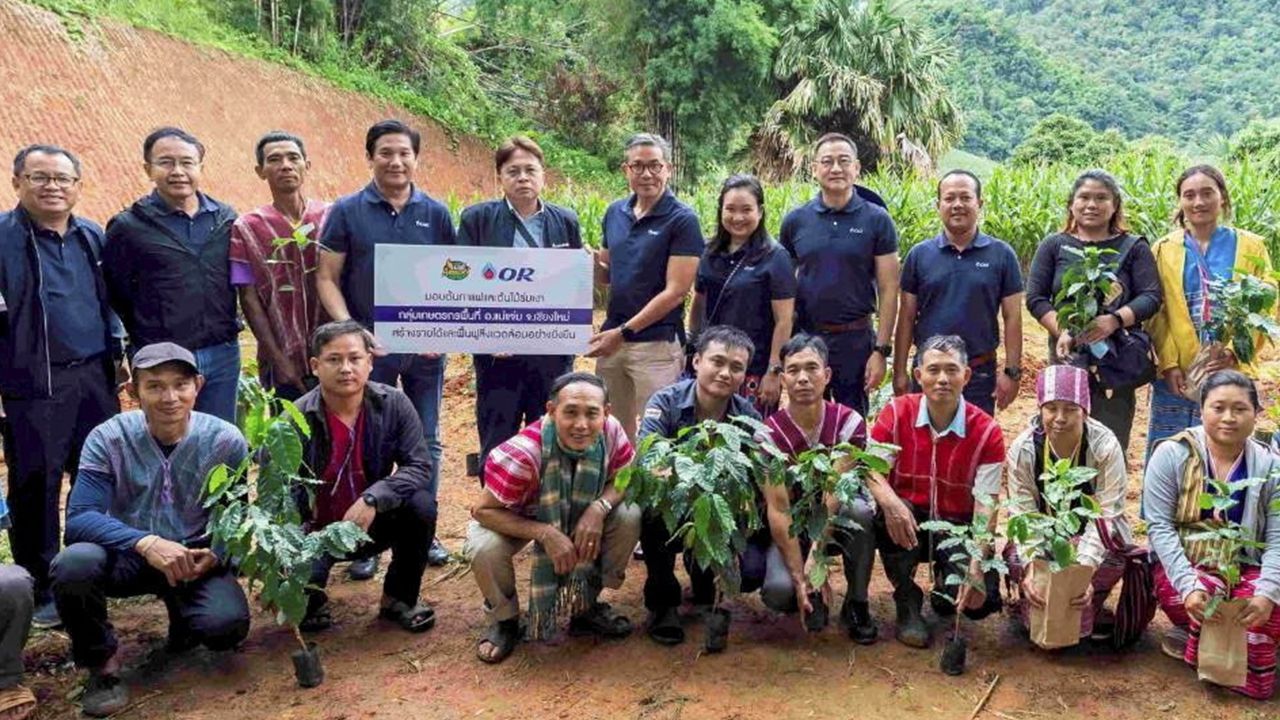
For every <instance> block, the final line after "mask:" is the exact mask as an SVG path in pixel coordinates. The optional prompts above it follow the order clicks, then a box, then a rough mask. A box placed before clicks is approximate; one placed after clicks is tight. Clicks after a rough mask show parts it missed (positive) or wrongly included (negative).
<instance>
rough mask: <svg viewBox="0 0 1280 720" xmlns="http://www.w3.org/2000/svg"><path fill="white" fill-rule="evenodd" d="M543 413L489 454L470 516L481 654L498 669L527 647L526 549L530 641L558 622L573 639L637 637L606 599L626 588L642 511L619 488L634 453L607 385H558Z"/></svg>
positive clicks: (578, 380)
mask: <svg viewBox="0 0 1280 720" xmlns="http://www.w3.org/2000/svg"><path fill="white" fill-rule="evenodd" d="M546 409H547V413H546V415H544V416H542V417H541V418H540V419H538V420H536V421H534V422H533V423H530V424H529V425H527V426H526V427H525V428H524V429H523V430H521V431H520V432H519V433H517V434H516V435H515V436H514V437H512V438H510V439H509V440H507V441H506V442H504V443H502V444H501V445H499V446H498V447H496V448H494V450H493V451H492V452H490V453H489V457H488V459H487V460H486V462H485V467H484V472H485V483H484V488H483V489H482V490H481V491H480V496H479V497H478V498H477V500H476V502H475V504H474V505H472V507H471V517H472V520H471V524H470V525H469V526H468V527H467V542H466V544H465V545H464V546H463V551H462V552H463V554H464V555H465V556H466V557H467V558H469V559H470V561H471V571H472V573H473V574H474V575H475V578H476V583H477V584H478V585H479V586H480V592H481V594H482V595H483V596H484V608H485V614H486V615H488V616H489V619H490V626H489V630H488V632H486V633H485V636H484V637H483V638H481V640H480V642H479V644H478V645H477V647H476V655H477V656H478V657H479V658H480V659H481V660H482V661H484V662H486V663H498V662H501V661H502V660H504V659H505V658H506V657H507V656H508V655H510V654H511V651H512V650H514V649H515V646H516V644H517V643H518V642H520V637H521V635H522V632H521V629H520V604H519V602H518V601H517V599H516V576H515V567H514V565H513V564H512V558H513V557H514V556H515V554H516V553H518V552H520V550H521V549H522V548H524V547H525V546H526V545H528V544H529V541H533V542H534V564H533V571H532V580H531V585H532V587H531V589H530V597H529V624H530V635H532V636H533V637H534V638H536V639H543V638H546V637H548V636H549V635H550V634H551V633H552V632H553V631H554V629H555V621H556V618H557V616H558V615H560V614H567V615H569V616H570V620H569V633H570V634H576V635H595V636H598V637H606V638H621V637H626V636H627V635H629V634H631V621H630V620H628V619H627V618H626V617H625V616H623V615H620V614H618V613H615V612H614V611H613V609H612V608H610V607H609V605H608V603H603V602H600V601H599V597H600V592H601V590H602V589H603V588H610V589H615V590H616V589H617V588H620V587H622V581H623V578H624V576H625V573H626V569H627V561H628V560H630V559H631V550H632V548H634V547H635V544H636V538H637V537H639V535H640V510H639V509H638V508H636V507H635V506H634V505H631V504H629V503H623V502H622V491H620V490H618V489H616V488H614V486H613V480H614V477H616V476H617V474H618V471H619V470H621V469H622V468H623V467H625V466H626V465H627V464H628V463H630V462H631V460H632V457H633V456H634V454H635V451H634V450H633V449H632V447H631V442H630V441H629V440H627V436H626V434H625V433H623V432H622V426H621V425H620V424H619V423H618V421H617V420H616V419H614V417H613V416H612V415H611V414H610V413H609V393H608V390H607V389H606V388H605V384H604V382H603V381H602V380H601V379H600V378H599V377H597V376H595V375H592V374H591V373H582V372H572V373H566V374H564V375H561V376H560V377H558V378H556V379H555V381H554V382H553V383H552V384H551V388H550V391H549V394H548V397H547V404H546ZM561 603H569V604H570V607H567V608H566V607H563V606H562V605H561Z"/></svg>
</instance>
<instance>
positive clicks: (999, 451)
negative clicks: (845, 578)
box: [867, 335, 1005, 648]
mask: <svg viewBox="0 0 1280 720" xmlns="http://www.w3.org/2000/svg"><path fill="white" fill-rule="evenodd" d="M914 373H915V379H916V382H917V383H919V384H920V386H921V387H922V388H923V390H924V391H923V393H920V394H910V395H901V396H899V397H895V398H894V399H893V400H892V401H891V402H890V403H889V404H888V405H886V406H885V407H884V409H883V410H881V411H880V414H879V415H878V416H877V417H876V421H875V424H874V425H873V426H872V427H871V439H872V440H875V441H876V442H880V443H887V444H890V445H895V446H897V447H898V448H899V450H898V452H897V454H896V456H895V457H894V462H893V469H892V470H890V471H889V477H888V478H886V479H882V478H879V477H877V476H873V478H872V481H871V482H870V483H868V485H867V488H868V490H869V491H870V493H871V496H872V497H873V498H874V499H875V501H876V506H877V507H878V508H879V513H878V514H877V515H876V528H875V532H876V545H877V546H878V547H879V549H880V561H881V564H883V565H884V572H885V575H887V576H888V577H889V582H890V583H892V584H893V602H894V605H895V606H896V609H897V618H898V627H897V638H898V640H899V641H900V642H902V643H903V644H904V645H909V646H911V647H920V648H923V647H928V646H929V628H928V626H927V625H925V623H924V618H923V617H922V615H921V609H922V606H923V603H924V595H925V594H924V591H923V590H921V589H920V586H918V585H916V582H915V574H916V567H917V566H918V565H919V564H920V563H922V562H925V563H928V564H929V565H930V569H931V570H932V574H933V592H932V593H930V596H929V599H930V605H931V606H932V607H933V609H934V612H936V613H938V614H939V615H951V614H954V612H955V607H956V606H958V607H959V608H960V609H961V610H963V611H964V614H965V615H966V616H968V617H970V618H972V619H974V620H980V619H982V618H984V617H986V616H988V615H990V614H991V613H993V612H998V611H999V610H1000V608H1001V607H1002V605H1003V600H1002V599H1001V597H1000V583H999V580H1000V578H999V576H998V575H997V574H996V573H995V571H994V570H993V571H990V572H987V573H985V574H984V573H983V572H982V570H981V567H980V565H979V560H980V558H971V559H970V560H969V561H968V562H967V563H966V562H965V560H964V558H963V555H962V554H961V548H958V547H948V548H939V547H938V544H939V543H940V542H941V541H942V540H943V539H944V538H943V537H940V536H938V535H936V534H934V533H932V532H930V531H927V530H921V529H920V523H922V522H924V521H926V520H946V521H948V522H952V523H956V524H958V525H968V524H970V523H971V522H973V520H974V518H975V517H985V518H986V519H987V524H988V526H989V527H990V528H991V530H992V531H993V532H994V530H995V527H996V521H997V517H996V513H997V509H998V508H997V505H996V496H998V495H999V494H1000V488H1001V486H1002V484H1003V483H1002V479H1001V478H1002V475H1001V473H1002V471H1003V468H1004V459H1005V455H1004V435H1003V434H1002V433H1001V432H1000V426H999V425H998V424H996V422H995V420H993V419H992V418H991V416H990V415H988V414H987V413H985V412H984V411H983V410H982V409H981V408H979V407H978V406H976V405H974V404H972V403H968V402H965V399H964V386H965V384H966V383H967V382H968V381H969V376H970V374H971V373H972V371H971V370H970V369H969V358H968V354H967V353H966V351H965V347H964V340H961V339H960V338H959V337H957V336H955V335H938V336H934V337H931V338H929V339H928V340H925V341H924V342H923V343H922V344H921V345H920V362H919V363H918V364H917V365H916V368H915V370H914ZM986 551H987V552H995V548H987V549H986ZM952 575H956V576H960V577H962V578H965V580H964V582H963V583H962V584H961V585H951V584H949V583H948V582H947V578H948V577H950V576H952ZM947 588H954V590H947ZM939 592H945V593H947V594H950V595H952V596H953V597H954V598H955V605H954V606H953V605H952V604H951V602H950V601H948V600H945V599H943V598H941V597H939V596H938V595H937V593H939Z"/></svg>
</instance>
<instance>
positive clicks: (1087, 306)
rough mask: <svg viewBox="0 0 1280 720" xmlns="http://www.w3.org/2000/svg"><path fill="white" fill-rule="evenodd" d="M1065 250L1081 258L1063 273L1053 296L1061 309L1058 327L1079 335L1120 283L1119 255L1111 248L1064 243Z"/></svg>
mask: <svg viewBox="0 0 1280 720" xmlns="http://www.w3.org/2000/svg"><path fill="white" fill-rule="evenodd" d="M1061 250H1062V252H1065V253H1070V254H1071V255H1075V256H1076V257H1078V258H1080V261H1079V262H1076V263H1072V264H1071V265H1070V266H1068V267H1067V269H1066V270H1065V271H1064V272H1063V273H1062V286H1061V287H1060V288H1059V289H1058V293H1057V295H1055V296H1054V298H1053V304H1054V307H1055V309H1057V311H1058V326H1059V327H1060V328H1062V329H1063V330H1064V331H1066V332H1069V333H1071V335H1072V336H1079V335H1081V334H1082V333H1083V332H1084V331H1085V328H1087V327H1088V326H1089V323H1091V322H1093V319H1094V318H1095V317H1097V316H1098V313H1099V312H1101V311H1102V309H1103V307H1105V305H1106V303H1107V301H1108V300H1109V299H1110V298H1111V293H1112V292H1113V291H1114V289H1115V284H1116V282H1117V278H1116V272H1115V271H1116V265H1115V262H1114V260H1112V259H1111V256H1112V255H1117V254H1118V253H1117V252H1116V251H1115V250H1112V249H1110V248H1099V247H1085V248H1074V247H1069V246H1066V245H1063V246H1062V248H1061Z"/></svg>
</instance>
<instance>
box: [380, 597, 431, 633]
mask: <svg viewBox="0 0 1280 720" xmlns="http://www.w3.org/2000/svg"><path fill="white" fill-rule="evenodd" d="M378 617H380V618H382V619H383V620H391V621H393V622H395V623H398V624H399V625H400V627H402V628H404V629H405V630H407V631H409V632H411V633H421V632H426V631H428V630H430V629H431V628H433V627H435V625H436V611H435V609H434V608H432V607H431V606H430V605H428V604H426V603H418V604H417V605H414V606H412V607H410V606H409V603H406V602H402V601H400V600H396V601H395V602H393V603H391V604H390V605H386V606H384V607H383V608H382V609H381V610H379V611H378Z"/></svg>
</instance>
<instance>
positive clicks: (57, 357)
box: [33, 219, 107, 365]
mask: <svg viewBox="0 0 1280 720" xmlns="http://www.w3.org/2000/svg"><path fill="white" fill-rule="evenodd" d="M82 232H84V231H83V230H82V229H81V228H80V226H79V225H77V224H76V220H74V219H73V220H72V221H71V225H70V227H68V228H67V234H66V235H63V236H59V235H58V234H57V233H55V232H53V231H52V230H48V229H45V228H35V229H33V233H34V235H35V242H36V254H37V255H38V256H39V258H40V287H41V289H42V290H43V293H42V295H43V296H42V298H41V300H42V302H43V303H44V310H45V318H46V322H47V323H48V330H47V333H48V334H47V335H46V339H47V340H48V342H49V362H51V363H53V364H55V365H57V364H59V363H67V362H71V361H73V360H83V359H85V358H90V357H93V356H95V355H101V354H102V353H104V352H106V351H107V340H106V338H107V326H106V322H105V321H104V320H103V318H102V303H101V301H100V300H99V299H98V290H97V287H98V284H97V278H96V273H95V267H96V265H97V260H95V259H94V258H93V257H92V256H91V255H90V251H89V250H88V248H87V247H86V245H85V243H86V242H87V241H88V238H84V237H78V236H77V234H78V233H82Z"/></svg>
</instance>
